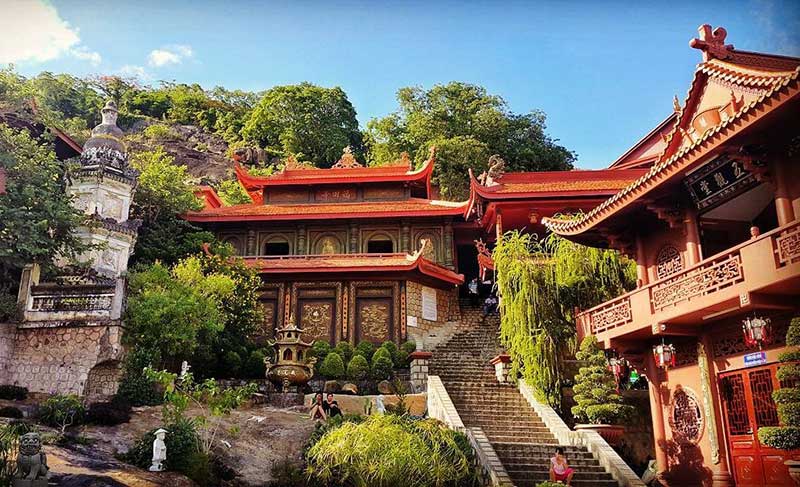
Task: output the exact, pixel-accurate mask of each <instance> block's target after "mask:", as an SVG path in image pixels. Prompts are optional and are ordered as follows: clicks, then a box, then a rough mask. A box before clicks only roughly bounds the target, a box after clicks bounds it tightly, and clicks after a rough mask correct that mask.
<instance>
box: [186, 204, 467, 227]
mask: <svg viewBox="0 0 800 487" xmlns="http://www.w3.org/2000/svg"><path fill="white" fill-rule="evenodd" d="M465 207H466V202H461V203H454V202H450V201H438V200H427V199H419V198H409V199H407V200H401V201H380V202H373V201H362V202H357V203H334V204H331V203H304V204H287V205H271V204H266V205H263V204H262V205H259V204H244V205H234V206H223V207H219V208H211V209H206V210H202V211H193V212H189V213H187V214H186V215H184V217H185V218H186V219H187V220H189V221H198V222H201V221H241V220H296V219H310V218H315V219H319V218H382V217H390V218H396V217H401V216H439V215H442V216H446V215H460V214H462V213H463V212H464V208H465Z"/></svg>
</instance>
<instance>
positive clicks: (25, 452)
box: [11, 433, 49, 487]
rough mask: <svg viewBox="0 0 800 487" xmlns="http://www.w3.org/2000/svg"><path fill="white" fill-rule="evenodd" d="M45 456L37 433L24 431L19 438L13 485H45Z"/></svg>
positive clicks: (32, 486)
mask: <svg viewBox="0 0 800 487" xmlns="http://www.w3.org/2000/svg"><path fill="white" fill-rule="evenodd" d="M48 470H49V469H48V468H47V456H45V454H44V453H42V439H41V438H40V437H39V433H26V434H24V435H22V436H20V438H19V455H17V469H16V471H15V472H14V481H13V482H12V484H11V485H12V486H13V487H47V476H48V475H47V472H48Z"/></svg>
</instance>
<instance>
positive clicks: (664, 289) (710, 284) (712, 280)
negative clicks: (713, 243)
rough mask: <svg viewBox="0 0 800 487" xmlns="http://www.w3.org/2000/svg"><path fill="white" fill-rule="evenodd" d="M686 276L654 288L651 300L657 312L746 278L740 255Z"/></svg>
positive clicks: (724, 258)
mask: <svg viewBox="0 0 800 487" xmlns="http://www.w3.org/2000/svg"><path fill="white" fill-rule="evenodd" d="M685 274H686V275H685V276H684V277H680V278H676V280H673V281H669V282H665V283H662V284H660V285H657V286H655V287H653V288H652V291H651V298H650V299H651V301H652V304H653V308H654V309H655V310H656V311H658V310H660V309H662V308H666V307H667V306H672V305H675V304H678V303H680V302H682V301H689V300H691V299H692V298H695V297H698V296H704V295H706V294H711V293H713V292H715V291H717V290H719V289H722V288H725V287H728V286H730V285H732V284H735V283H737V282H739V281H741V280H742V279H743V277H744V276H743V275H742V258H741V256H740V255H739V254H738V253H737V254H733V255H729V256H727V257H723V258H722V259H721V260H719V261H715V262H709V263H707V264H706V265H704V266H702V267H699V268H697V269H694V270H692V271H691V272H689V273H685Z"/></svg>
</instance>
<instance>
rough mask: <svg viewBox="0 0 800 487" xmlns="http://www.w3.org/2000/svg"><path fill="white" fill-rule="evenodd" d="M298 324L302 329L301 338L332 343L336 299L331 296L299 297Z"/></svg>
mask: <svg viewBox="0 0 800 487" xmlns="http://www.w3.org/2000/svg"><path fill="white" fill-rule="evenodd" d="M297 316H299V319H298V321H299V323H298V324H299V325H300V328H302V329H303V337H302V338H303V340H304V341H307V342H311V341H314V340H326V341H328V342H329V343H333V342H334V341H335V338H336V300H335V299H333V298H300V299H299V300H298V303H297Z"/></svg>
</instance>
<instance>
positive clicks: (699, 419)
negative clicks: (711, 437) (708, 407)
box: [669, 388, 703, 444]
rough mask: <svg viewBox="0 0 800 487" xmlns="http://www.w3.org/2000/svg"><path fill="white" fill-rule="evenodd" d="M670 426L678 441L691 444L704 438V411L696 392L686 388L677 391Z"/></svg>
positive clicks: (673, 399)
mask: <svg viewBox="0 0 800 487" xmlns="http://www.w3.org/2000/svg"><path fill="white" fill-rule="evenodd" d="M669 425H670V428H672V436H673V437H674V438H675V440H676V441H678V442H680V443H690V444H695V443H697V442H698V441H700V437H701V436H703V410H702V409H701V408H700V401H698V399H697V396H695V394H694V392H692V391H690V390H688V389H684V388H679V389H677V390H676V391H675V393H674V394H673V395H672V408H671V411H670V415H669Z"/></svg>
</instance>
